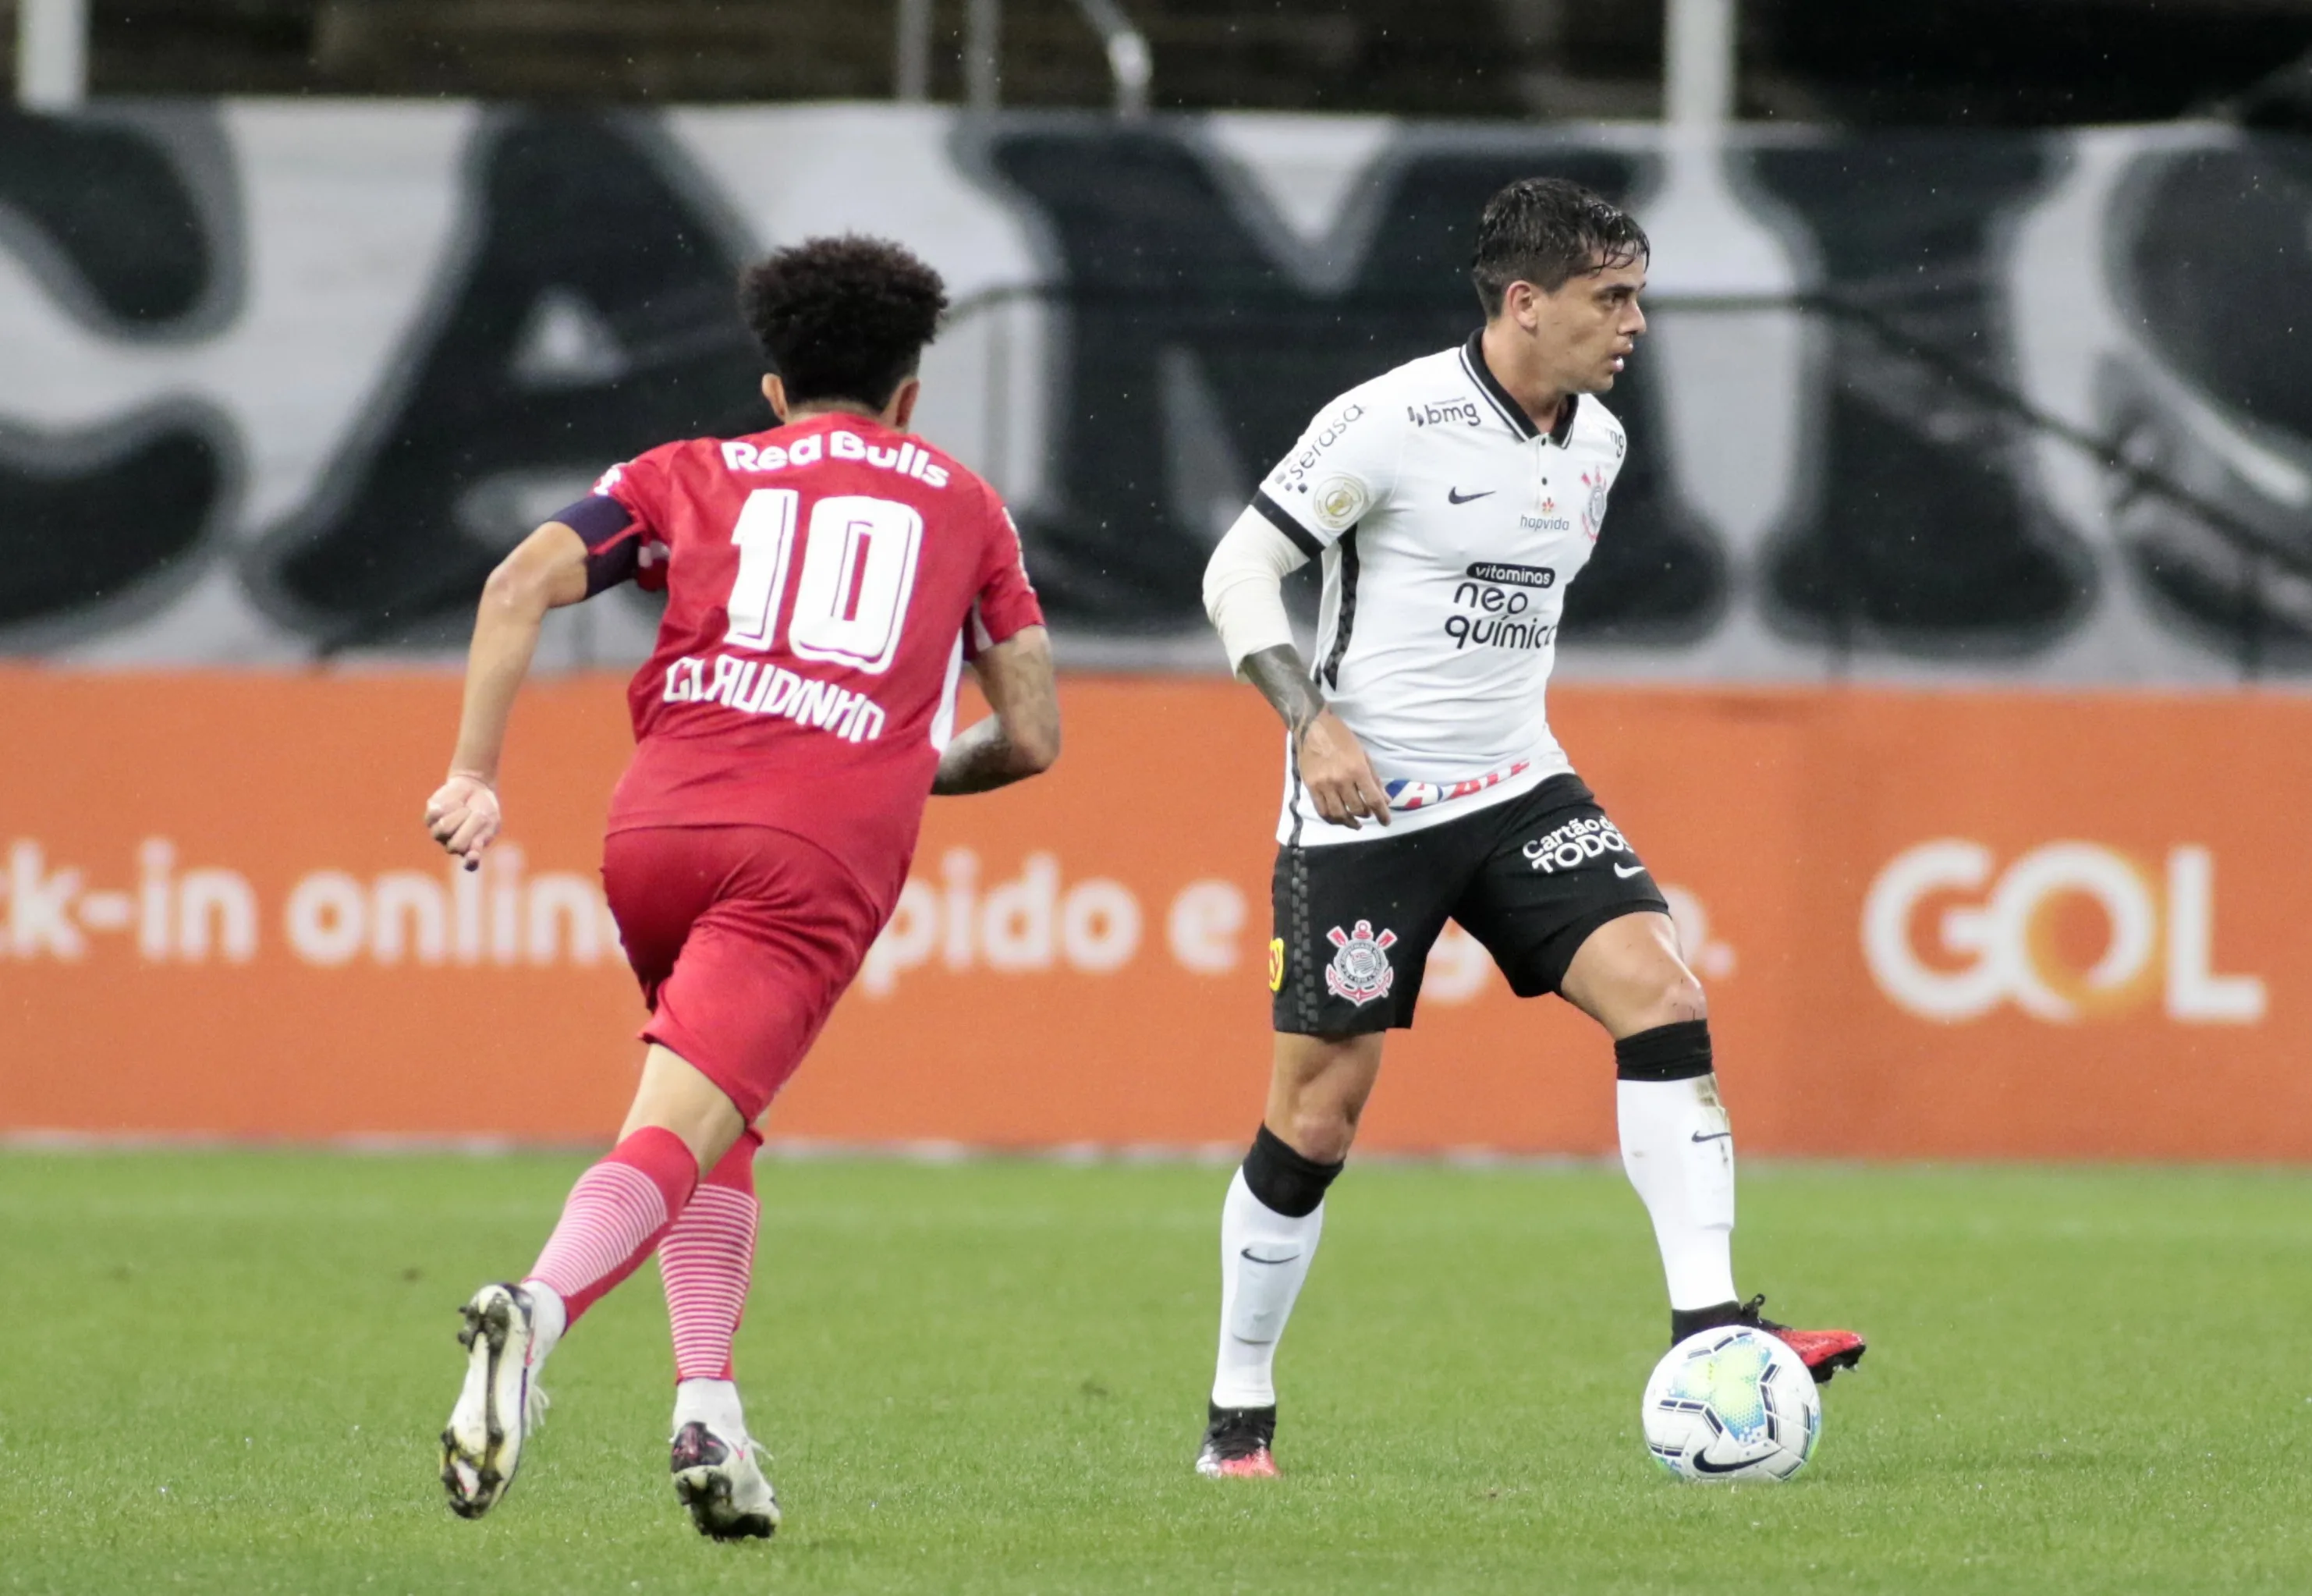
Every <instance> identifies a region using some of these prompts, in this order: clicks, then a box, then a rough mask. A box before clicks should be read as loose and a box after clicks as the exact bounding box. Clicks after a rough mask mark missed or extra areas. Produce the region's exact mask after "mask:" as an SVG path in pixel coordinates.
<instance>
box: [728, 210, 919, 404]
mask: <svg viewBox="0 0 2312 1596" xmlns="http://www.w3.org/2000/svg"><path fill="white" fill-rule="evenodd" d="M739 309H740V313H741V314H743V315H744V316H745V317H746V319H747V325H748V326H749V328H751V329H753V330H754V334H755V337H756V338H757V339H758V340H759V341H760V342H761V344H762V346H763V353H764V355H766V356H768V357H769V359H770V363H771V369H772V370H773V371H775V372H776V373H778V374H779V376H780V378H781V379H782V380H783V381H784V382H785V383H786V390H787V398H788V399H789V400H790V401H792V402H794V403H797V404H801V403H807V402H809V401H810V400H813V399H849V400H851V401H852V402H854V404H862V405H865V406H867V407H868V408H871V409H876V410H880V409H881V408H883V407H884V406H885V405H887V404H889V403H890V401H891V395H892V394H893V393H895V392H897V391H898V387H899V384H900V383H902V382H904V381H906V380H907V379H908V378H909V377H912V376H914V375H915V365H916V363H917V362H918V361H919V360H920V359H921V358H922V356H923V351H924V345H925V344H928V343H930V342H931V341H932V338H933V336H934V335H935V334H936V333H937V332H938V331H939V319H940V312H941V311H944V310H946V309H947V285H946V284H945V283H943V282H941V280H940V275H939V273H937V272H935V271H933V269H932V268H931V267H928V266H925V265H924V263H923V262H922V261H920V260H918V259H915V256H914V255H913V254H911V253H909V252H908V251H907V250H906V249H904V248H903V247H901V246H900V245H898V244H895V243H893V242H891V241H889V240H888V239H880V238H863V237H862V236H860V235H859V234H857V233H845V234H844V235H843V236H842V237H841V238H814V239H806V240H804V241H802V242H801V243H799V244H796V245H794V246H793V248H791V249H785V250H779V251H777V252H776V253H775V254H774V255H772V256H770V257H769V258H768V259H765V260H762V261H758V263H756V264H755V265H753V266H750V267H748V268H747V269H746V270H745V271H744V272H741V273H740V276H739Z"/></svg>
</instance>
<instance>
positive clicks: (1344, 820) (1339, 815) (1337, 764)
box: [1300, 709, 1389, 831]
mask: <svg viewBox="0 0 2312 1596" xmlns="http://www.w3.org/2000/svg"><path fill="white" fill-rule="evenodd" d="M1300 784H1301V785H1303V786H1305V787H1307V788H1308V789H1309V799H1310V801H1311V802H1314V803H1315V804H1316V805H1317V812H1318V814H1320V815H1322V816H1324V817H1325V819H1326V820H1328V821H1330V822H1331V823H1332V824H1334V825H1336V826H1346V827H1347V828H1348V829H1350V830H1352V831H1355V830H1359V829H1362V826H1363V823H1364V822H1365V821H1367V820H1374V821H1378V822H1379V824H1381V825H1383V826H1386V825H1388V820H1389V812H1388V794H1386V793H1384V792H1383V791H1382V790H1381V785H1380V778H1379V776H1375V775H1374V774H1373V767H1372V761H1371V760H1370V759H1366V758H1365V750H1364V748H1363V746H1362V744H1360V743H1359V742H1358V741H1357V736H1356V733H1355V732H1352V731H1350V730H1349V729H1348V727H1346V726H1344V725H1343V724H1342V723H1341V718H1340V717H1339V716H1338V715H1335V714H1334V713H1333V712H1332V711H1331V710H1329V709H1327V710H1326V711H1325V712H1324V713H1322V714H1321V715H1318V717H1317V718H1316V719H1315V720H1313V721H1310V722H1309V724H1308V726H1307V727H1306V728H1305V729H1303V730H1302V732H1301V733H1300Z"/></svg>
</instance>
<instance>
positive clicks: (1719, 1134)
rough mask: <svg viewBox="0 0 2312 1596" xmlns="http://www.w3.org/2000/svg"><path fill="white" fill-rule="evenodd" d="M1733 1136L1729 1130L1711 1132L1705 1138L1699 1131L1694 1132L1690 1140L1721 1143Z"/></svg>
mask: <svg viewBox="0 0 2312 1596" xmlns="http://www.w3.org/2000/svg"><path fill="white" fill-rule="evenodd" d="M1733 1134H1734V1133H1733V1132H1732V1131H1730V1130H1713V1131H1712V1132H1711V1133H1710V1134H1709V1135H1708V1136H1703V1134H1702V1133H1701V1132H1700V1131H1695V1133H1694V1136H1693V1138H1692V1139H1693V1140H1695V1141H1697V1142H1722V1141H1724V1140H1725V1139H1726V1138H1727V1137H1728V1136H1732V1135H1733Z"/></svg>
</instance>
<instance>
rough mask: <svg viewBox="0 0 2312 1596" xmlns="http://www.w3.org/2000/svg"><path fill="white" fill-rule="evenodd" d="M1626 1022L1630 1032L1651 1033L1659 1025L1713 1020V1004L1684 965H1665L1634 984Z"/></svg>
mask: <svg viewBox="0 0 2312 1596" xmlns="http://www.w3.org/2000/svg"><path fill="white" fill-rule="evenodd" d="M1629 996H1630V1000H1631V1001H1630V1004H1629V1008H1628V1011H1627V1013H1626V1015H1625V1020H1624V1024H1625V1027H1626V1028H1627V1029H1628V1030H1652V1029H1653V1028H1654V1027H1656V1026H1658V1025H1684V1024H1686V1023H1688V1022H1692V1021H1696V1020H1707V1019H1709V1018H1710V1001H1709V999H1708V998H1707V997H1705V996H1704V995H1703V991H1702V983H1701V982H1700V981H1697V980H1695V978H1694V975H1693V972H1691V971H1690V970H1688V969H1686V967H1685V966H1684V965H1682V964H1678V963H1676V962H1674V961H1669V962H1666V963H1664V964H1663V965H1660V966H1657V967H1655V968H1653V969H1649V970H1648V971H1647V972H1646V974H1645V976H1644V977H1643V978H1641V979H1640V980H1638V981H1636V982H1633V984H1632V990H1631V991H1630V994H1629Z"/></svg>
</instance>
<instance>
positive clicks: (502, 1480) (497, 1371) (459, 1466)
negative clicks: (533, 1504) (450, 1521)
mask: <svg viewBox="0 0 2312 1596" xmlns="http://www.w3.org/2000/svg"><path fill="white" fill-rule="evenodd" d="M461 1311H462V1312H463V1313H464V1314H465V1316H466V1327H465V1329H461V1330H460V1331H459V1332H458V1340H459V1341H460V1343H461V1344H462V1345H463V1346H465V1347H466V1349H467V1355H466V1383H465V1387H464V1389H462V1390H460V1391H459V1393H458V1405H457V1406H456V1407H453V1408H451V1410H450V1424H449V1427H448V1428H447V1429H445V1430H443V1431H442V1486H443V1488H444V1489H446V1490H447V1491H448V1492H449V1494H450V1511H451V1513H456V1514H457V1515H458V1516H459V1517H460V1518H462V1519H477V1518H479V1517H481V1516H482V1515H483V1514H484V1513H487V1512H489V1510H490V1509H491V1508H493V1507H495V1506H496V1505H497V1504H498V1501H499V1499H500V1498H502V1497H503V1496H504V1495H505V1494H506V1492H507V1490H508V1489H509V1488H511V1487H512V1485H513V1477H514V1471H515V1470H516V1469H520V1468H521V1449H522V1443H523V1441H524V1440H525V1439H526V1438H527V1436H528V1434H529V1433H530V1431H532V1430H534V1429H536V1428H537V1427H538V1426H539V1425H540V1424H542V1423H544V1422H545V1418H546V1393H545V1392H544V1391H543V1390H539V1388H538V1386H536V1385H535V1384H533V1383H532V1382H531V1380H530V1372H531V1354H532V1352H533V1350H534V1349H535V1347H536V1346H537V1343H538V1329H537V1324H536V1321H535V1315H534V1311H533V1307H532V1304H531V1302H530V1293H528V1292H526V1291H524V1290H522V1289H521V1287H520V1286H518V1285H505V1284H503V1283H501V1284H499V1285H486V1286H484V1287H482V1289H481V1290H479V1291H477V1292H476V1293H474V1300H473V1301H472V1302H468V1303H467V1304H466V1305H465V1307H464V1309H463V1310H461Z"/></svg>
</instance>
